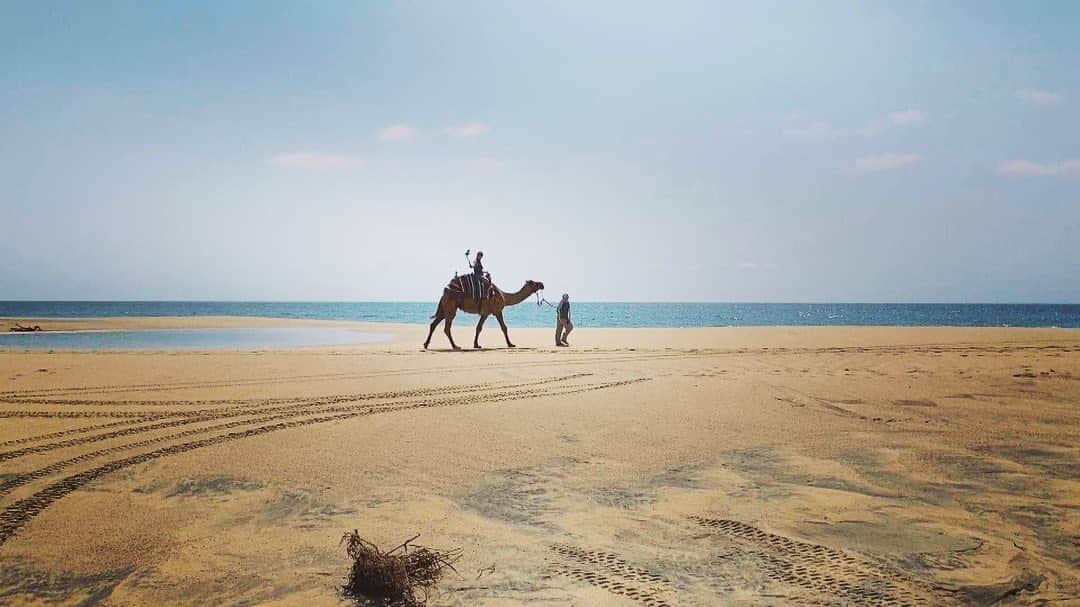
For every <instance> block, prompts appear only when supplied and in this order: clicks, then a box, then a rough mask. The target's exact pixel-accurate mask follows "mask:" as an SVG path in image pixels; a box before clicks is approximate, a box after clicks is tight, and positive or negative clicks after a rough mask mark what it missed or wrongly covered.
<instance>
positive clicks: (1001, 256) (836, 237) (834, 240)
mask: <svg viewBox="0 0 1080 607" xmlns="http://www.w3.org/2000/svg"><path fill="white" fill-rule="evenodd" d="M1077 31H1080V4H1078V3H1074V2H1065V1H1060V2H1032V3H1019V2H1000V3H999V2H889V3H885V2H755V3H728V2H701V3H692V2H671V3H633V2H590V3H579V2H543V3H506V2H410V1H398V2H379V3H375V2H370V3H369V2H323V3H316V4H315V5H313V6H306V5H303V4H301V3H279V2H234V3H217V2H213V3H210V2H208V3H196V2H185V3H164V2H162V3H136V2H125V3H112V2H93V3H90V2H70V3H51V2H32V3H30V2H25V3H15V2H10V3H3V4H0V64H2V69H0V141H2V144H0V212H2V214H0V219H2V221H3V223H4V227H3V233H4V236H3V238H2V239H0V259H2V260H3V263H2V264H0V299H270V300H275V299H287V300H427V299H433V298H435V297H437V296H438V294H439V292H440V290H441V287H442V285H443V284H444V283H445V281H446V279H447V278H448V277H449V276H451V275H452V274H453V272H454V271H455V270H459V271H464V269H465V267H464V266H465V264H464V258H463V257H462V252H463V251H464V250H465V249H466V248H471V249H473V250H476V249H477V248H481V249H483V250H484V251H485V253H486V261H487V264H486V265H487V266H488V267H489V269H490V270H491V271H492V272H493V274H494V276H495V279H496V282H498V283H499V284H501V285H502V286H504V287H509V288H516V287H517V286H519V285H520V284H521V283H522V282H523V281H524V280H525V279H527V278H532V279H537V280H543V281H544V282H545V283H546V284H547V285H548V288H549V290H552V291H557V292H562V291H569V292H571V293H572V294H574V295H575V297H576V298H577V299H582V300H694V301H1053V302H1078V301H1080V279H1078V277H1080V36H1076V32H1077Z"/></svg>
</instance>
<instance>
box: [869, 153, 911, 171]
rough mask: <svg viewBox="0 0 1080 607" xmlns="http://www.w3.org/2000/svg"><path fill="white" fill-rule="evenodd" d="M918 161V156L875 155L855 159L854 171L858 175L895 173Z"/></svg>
mask: <svg viewBox="0 0 1080 607" xmlns="http://www.w3.org/2000/svg"><path fill="white" fill-rule="evenodd" d="M920 160H922V157H921V156H919V155H918V154H875V155H872V156H863V157H862V158H859V159H857V160H856V161H855V170H856V171H858V172H860V173H879V172H881V171H895V170H897V169H902V168H904V167H908V166H911V165H913V164H915V163H916V162H919V161H920Z"/></svg>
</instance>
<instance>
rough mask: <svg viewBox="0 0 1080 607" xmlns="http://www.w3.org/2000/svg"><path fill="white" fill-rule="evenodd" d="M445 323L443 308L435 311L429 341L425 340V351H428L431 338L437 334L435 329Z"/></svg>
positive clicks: (429, 331)
mask: <svg viewBox="0 0 1080 607" xmlns="http://www.w3.org/2000/svg"><path fill="white" fill-rule="evenodd" d="M442 321H443V311H442V306H439V309H438V310H436V311H435V320H433V321H431V327H430V328H429V329H428V332H427V339H425V340H424V349H425V350H427V348H428V345H429V344H430V343H431V336H432V335H434V334H435V327H437V326H439V323H441V322H442Z"/></svg>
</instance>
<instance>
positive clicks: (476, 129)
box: [443, 122, 491, 137]
mask: <svg viewBox="0 0 1080 607" xmlns="http://www.w3.org/2000/svg"><path fill="white" fill-rule="evenodd" d="M443 130H444V132H445V133H446V134H447V135H449V136H451V137H479V136H480V135H483V134H484V133H487V132H488V131H490V130H491V127H490V126H488V125H486V124H484V123H482V122H470V123H468V124H461V125H458V126H450V127H446V128H445V129H443Z"/></svg>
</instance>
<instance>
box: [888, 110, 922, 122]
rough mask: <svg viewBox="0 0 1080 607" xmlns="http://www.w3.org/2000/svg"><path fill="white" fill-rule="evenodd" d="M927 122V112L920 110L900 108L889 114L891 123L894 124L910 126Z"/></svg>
mask: <svg viewBox="0 0 1080 607" xmlns="http://www.w3.org/2000/svg"><path fill="white" fill-rule="evenodd" d="M924 122H926V113H924V112H920V111H919V110H912V109H907V110H899V111H896V112H892V113H890V114H889V123H890V124H892V125H893V126H910V125H913V124H922V123H924Z"/></svg>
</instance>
